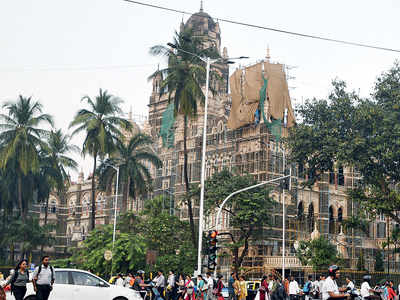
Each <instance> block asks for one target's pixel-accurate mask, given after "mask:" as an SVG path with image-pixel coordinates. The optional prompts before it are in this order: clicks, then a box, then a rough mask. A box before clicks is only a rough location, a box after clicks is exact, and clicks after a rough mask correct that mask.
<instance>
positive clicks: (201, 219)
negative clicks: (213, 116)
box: [167, 43, 248, 274]
mask: <svg viewBox="0 0 400 300" xmlns="http://www.w3.org/2000/svg"><path fill="white" fill-rule="evenodd" d="M167 45H168V46H169V47H171V48H173V49H176V50H178V51H181V52H184V53H186V54H189V55H192V56H194V57H197V58H198V59H200V60H201V61H203V62H205V63H206V65H207V67H206V94H205V100H204V122H203V145H202V157H201V178H200V205H199V206H200V207H199V240H198V249H197V270H196V273H197V274H201V250H202V247H203V227H204V182H205V167H206V143H207V117H208V90H209V85H210V66H211V64H213V63H216V62H218V61H222V62H223V63H226V64H233V63H234V62H233V61H231V60H233V59H244V58H248V57H247V56H240V57H234V58H223V59H221V58H216V59H211V58H210V57H201V56H199V55H197V54H195V53H192V52H189V51H186V50H184V49H181V48H178V47H177V46H176V45H175V44H172V43H168V44H167Z"/></svg>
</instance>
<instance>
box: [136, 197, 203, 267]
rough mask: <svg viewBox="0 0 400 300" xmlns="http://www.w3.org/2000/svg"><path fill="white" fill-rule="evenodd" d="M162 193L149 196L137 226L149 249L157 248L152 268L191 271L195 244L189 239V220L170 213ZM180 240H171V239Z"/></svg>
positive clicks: (194, 261) (193, 263) (194, 255)
mask: <svg viewBox="0 0 400 300" xmlns="http://www.w3.org/2000/svg"><path fill="white" fill-rule="evenodd" d="M164 202H165V199H164V198H163V197H156V198H154V199H151V200H148V201H147V202H146V204H145V209H144V211H143V213H142V219H141V223H140V224H139V226H138V230H139V232H140V233H142V234H143V236H144V237H145V240H146V245H147V247H148V249H151V250H155V251H156V252H157V260H156V264H155V266H154V267H155V268H157V269H162V270H179V271H181V272H184V273H185V274H189V273H191V272H193V270H194V268H195V264H196V248H195V247H193V245H192V243H191V234H190V228H189V224H188V223H187V222H184V221H182V220H180V219H179V218H178V217H177V216H174V215H170V213H169V208H168V207H166V206H165V205H164ZM174 240H176V241H179V242H178V243H171V241H174Z"/></svg>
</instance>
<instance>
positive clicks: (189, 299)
mask: <svg viewBox="0 0 400 300" xmlns="http://www.w3.org/2000/svg"><path fill="white" fill-rule="evenodd" d="M185 289H186V294H185V300H195V295H194V291H193V290H194V283H193V281H192V278H190V276H189V275H186V281H185Z"/></svg>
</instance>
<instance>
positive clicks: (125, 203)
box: [122, 176, 133, 213]
mask: <svg viewBox="0 0 400 300" xmlns="http://www.w3.org/2000/svg"><path fill="white" fill-rule="evenodd" d="M130 180H131V177H130V176H128V178H127V179H126V182H125V184H124V195H123V196H122V197H123V198H122V212H124V213H125V212H127V210H128V197H129V187H130ZM132 207H133V205H132Z"/></svg>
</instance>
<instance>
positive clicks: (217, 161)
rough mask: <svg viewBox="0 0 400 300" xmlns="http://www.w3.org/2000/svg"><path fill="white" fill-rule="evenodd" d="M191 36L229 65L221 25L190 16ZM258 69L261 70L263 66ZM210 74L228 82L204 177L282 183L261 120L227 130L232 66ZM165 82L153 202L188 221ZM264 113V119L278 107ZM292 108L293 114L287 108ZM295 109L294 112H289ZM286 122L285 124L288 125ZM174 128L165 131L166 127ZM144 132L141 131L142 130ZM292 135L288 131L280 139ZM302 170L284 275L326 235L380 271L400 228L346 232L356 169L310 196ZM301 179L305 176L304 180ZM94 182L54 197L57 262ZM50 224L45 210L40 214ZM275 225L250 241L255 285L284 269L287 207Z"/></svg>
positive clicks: (175, 123)
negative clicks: (378, 261) (306, 244)
mask: <svg viewBox="0 0 400 300" xmlns="http://www.w3.org/2000/svg"><path fill="white" fill-rule="evenodd" d="M185 28H192V30H193V31H194V33H195V34H196V35H197V36H199V37H201V38H203V40H204V41H205V43H207V45H212V46H214V47H215V49H216V50H217V51H218V52H219V53H220V54H221V56H223V57H224V58H228V50H227V49H226V48H222V42H221V30H220V26H219V23H218V22H216V21H215V20H213V18H212V17H211V16H210V15H209V14H207V13H205V12H204V11H203V10H202V9H201V10H200V11H199V12H198V13H196V14H194V15H192V16H191V17H190V18H189V19H188V20H187V21H186V23H183V22H182V24H181V30H184V29H185ZM260 62H261V63H266V64H271V65H275V64H274V63H272V62H270V57H269V54H268V55H267V57H266V58H265V59H263V60H262V61H260ZM260 62H258V63H260ZM275 67H276V65H275ZM212 68H214V70H217V71H218V72H220V74H221V75H222V77H223V81H222V82H211V84H212V85H213V86H214V88H215V89H216V90H217V91H218V92H217V93H216V94H215V95H213V94H211V93H210V97H209V106H208V123H207V153H206V177H209V176H211V175H212V174H213V173H215V172H218V171H220V170H222V169H223V168H228V169H230V170H233V169H234V170H236V171H237V172H239V173H240V174H245V173H249V174H252V175H253V176H254V177H255V178H256V179H257V180H258V181H260V182H261V181H265V180H269V179H273V178H277V177H280V176H283V174H284V171H283V163H282V153H283V149H282V148H281V143H279V142H278V140H277V137H276V135H272V134H271V133H270V126H269V125H270V124H268V122H269V121H270V119H269V118H267V123H265V120H263V119H262V118H261V119H260V121H259V122H258V123H257V124H249V125H247V126H243V127H241V128H238V129H234V130H232V129H229V128H228V126H227V124H228V118H229V115H230V111H231V106H232V103H231V102H232V100H231V95H230V94H229V87H228V81H229V68H228V65H224V64H216V65H213V66H212ZM162 79H163V78H161V77H156V78H154V79H153V82H152V91H151V96H150V101H149V105H148V106H149V116H148V122H147V123H146V124H144V126H142V128H141V130H143V131H144V132H145V133H147V134H149V135H150V136H151V137H152V138H153V140H154V146H153V147H154V151H155V152H156V153H157V154H158V155H159V157H160V159H161V160H162V161H163V167H162V168H161V169H154V168H152V169H151V172H152V175H153V178H154V190H153V192H152V193H151V194H150V195H148V197H154V196H158V195H164V197H165V199H168V200H169V201H170V206H171V213H174V214H176V215H178V216H180V217H181V218H182V219H187V218H188V215H187V209H186V207H184V206H183V205H182V204H181V202H180V201H179V200H180V198H181V197H182V195H183V193H184V191H185V186H184V178H183V129H184V127H183V126H184V125H183V124H184V122H183V118H182V116H180V115H178V116H176V118H174V117H173V110H172V109H171V105H170V104H169V103H168V97H167V95H162V96H161V97H160V96H159V95H160V83H161V81H162ZM268 105H270V104H269V103H266V105H265V108H266V109H265V112H266V115H267V117H268V116H269V115H268V114H269V110H272V109H273V107H271V106H268ZM198 107H199V110H198V117H197V118H196V119H192V120H189V123H188V127H187V129H188V143H187V144H188V158H189V180H190V183H199V182H200V172H201V154H202V153H201V151H202V132H203V120H204V119H203V117H204V107H203V106H202V105H199V106H198ZM288 108H289V107H288ZM290 109H291V107H290ZM283 118H284V116H282V119H283ZM166 121H167V124H169V125H170V126H166V125H165V124H166V123H165V122H166ZM137 130H139V128H137ZM286 134H287V129H286V128H282V135H283V136H285V135H286ZM302 173H303V172H302V169H301V166H300V167H297V166H296V167H295V166H292V174H293V176H294V179H293V180H292V190H291V193H290V194H288V193H286V199H285V202H286V211H287V218H286V228H287V230H286V238H287V241H286V257H285V262H286V267H287V269H288V270H289V271H290V272H297V271H299V270H302V269H304V267H302V266H301V265H300V262H299V261H298V259H297V258H296V257H295V248H296V246H297V242H298V241H300V240H303V239H310V238H316V237H318V236H320V235H324V236H325V237H327V238H328V239H329V240H331V241H332V242H333V243H334V244H336V245H337V248H338V250H339V252H340V253H341V255H342V256H343V258H345V259H346V260H347V264H348V266H352V267H353V268H354V266H355V264H356V262H357V259H358V257H359V256H360V254H361V252H363V255H364V258H365V261H366V265H365V267H367V268H368V269H369V270H373V269H374V255H375V252H376V251H378V249H382V243H383V242H384V241H386V238H387V235H388V234H389V233H390V231H391V229H392V228H394V227H395V226H398V224H395V223H394V222H392V221H391V220H388V219H386V218H385V217H384V216H380V217H379V218H377V219H374V220H371V222H370V224H369V232H368V234H366V233H362V232H360V231H357V230H354V231H352V230H349V231H345V230H344V229H343V226H341V224H342V222H343V220H345V219H346V218H348V217H349V216H351V215H352V214H353V213H354V212H356V210H357V205H356V204H355V203H352V202H351V201H348V200H347V199H346V194H345V192H346V189H347V188H351V187H354V186H356V185H357V183H358V181H359V174H357V172H356V171H355V170H353V169H350V168H345V167H342V166H337V168H336V170H335V172H334V173H331V174H325V175H324V176H323V177H322V180H320V181H318V182H317V183H315V184H314V185H313V186H312V187H311V188H303V187H302V186H301V184H300V183H301V182H302V181H303V180H304V179H305V178H304V177H302V176H303V175H301V174H302ZM299 174H300V175H299ZM272 187H273V191H272V194H271V195H272V197H273V198H274V199H275V200H276V201H277V202H278V203H282V193H281V190H280V188H279V186H277V185H272ZM90 193H91V190H90V180H89V179H84V176H83V174H80V177H79V180H78V182H76V183H73V184H72V185H71V187H70V188H69V190H68V193H67V195H66V196H65V199H61V198H60V197H58V196H57V195H52V197H51V199H50V206H49V220H50V222H55V223H57V224H58V225H59V226H58V227H57V228H58V229H57V231H56V232H55V234H56V237H57V243H56V245H55V247H53V248H52V249H47V250H48V251H53V253H54V254H55V255H56V256H62V255H65V254H66V253H67V252H68V247H69V246H71V245H79V243H80V242H81V241H82V240H84V238H85V236H86V235H87V233H88V231H89V217H90V216H89V214H90ZM96 203H97V204H96V205H97V206H96V207H97V217H96V224H108V223H110V222H112V217H113V205H114V204H113V203H114V202H113V195H105V194H104V193H102V192H97V194H96ZM142 207H143V200H139V201H138V202H136V203H133V202H130V207H129V208H130V209H131V210H133V211H139V210H141V209H142ZM40 211H41V217H42V218H43V217H44V213H43V207H42V208H41V209H40ZM271 214H272V215H273V224H272V225H271V227H268V228H267V227H266V228H265V229H264V236H263V238H262V239H261V240H257V241H252V242H251V245H250V250H249V255H248V257H246V259H245V262H244V268H245V271H246V272H247V274H248V275H249V276H250V277H255V278H257V277H260V276H261V274H263V273H264V274H265V273H266V272H270V271H272V270H279V269H280V268H281V266H282V245H283V244H282V225H283V224H282V205H278V206H277V207H276V208H275V209H274V211H272V212H271ZM194 217H195V219H196V221H198V207H196V206H195V207H194ZM221 223H222V224H221V225H222V230H223V231H224V230H231V228H230V223H229V216H228V215H226V214H223V215H222V220H221ZM215 225H216V224H215V215H212V216H208V217H207V220H206V228H205V230H207V229H209V228H213V227H215ZM221 251H222V252H223V253H226V254H227V255H223V256H222V257H223V258H222V259H221V260H220V261H219V263H220V265H219V268H220V269H219V272H222V273H224V272H226V273H227V272H229V266H230V263H231V261H230V255H229V253H228V250H223V249H222V250H221ZM387 258H389V260H390V263H391V265H390V266H391V269H394V268H395V264H394V261H395V260H398V257H396V258H394V257H390V256H389V257H386V256H385V259H387Z"/></svg>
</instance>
